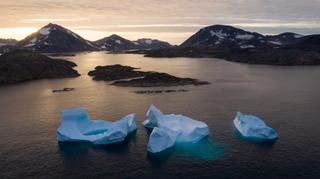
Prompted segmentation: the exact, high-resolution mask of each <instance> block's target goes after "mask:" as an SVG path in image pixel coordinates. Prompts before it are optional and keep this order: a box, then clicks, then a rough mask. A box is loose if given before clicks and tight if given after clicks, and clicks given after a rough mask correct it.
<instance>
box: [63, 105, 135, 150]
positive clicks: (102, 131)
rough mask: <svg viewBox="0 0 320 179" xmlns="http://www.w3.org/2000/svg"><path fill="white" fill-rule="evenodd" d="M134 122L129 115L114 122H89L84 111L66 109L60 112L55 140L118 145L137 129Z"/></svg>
mask: <svg viewBox="0 0 320 179" xmlns="http://www.w3.org/2000/svg"><path fill="white" fill-rule="evenodd" d="M135 121H136V118H135V114H129V115H127V116H125V117H123V118H122V119H120V120H118V121H116V122H110V121H104V120H90V119H89V117H88V112H87V110H86V109H84V108H74V109H68V110H65V111H63V112H62V116H61V122H60V126H59V128H58V129H57V140H58V141H59V142H91V143H93V144H94V145H100V144H113V143H118V142H122V141H124V139H125V138H126V137H127V135H128V134H129V133H131V132H133V131H135V130H136V129H137V126H136V123H135Z"/></svg>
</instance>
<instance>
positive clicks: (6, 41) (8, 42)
mask: <svg viewBox="0 0 320 179" xmlns="http://www.w3.org/2000/svg"><path fill="white" fill-rule="evenodd" d="M17 43H18V41H17V40H15V39H0V47H2V46H6V45H9V46H13V45H16V44H17Z"/></svg>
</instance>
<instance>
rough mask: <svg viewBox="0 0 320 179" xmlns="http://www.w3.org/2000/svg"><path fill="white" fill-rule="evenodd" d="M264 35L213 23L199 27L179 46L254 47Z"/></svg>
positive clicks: (262, 39) (260, 41)
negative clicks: (198, 29)
mask: <svg viewBox="0 0 320 179" xmlns="http://www.w3.org/2000/svg"><path fill="white" fill-rule="evenodd" d="M264 38H265V37H264V36H263V35H261V34H258V33H255V32H249V31H244V30H242V29H238V28H235V27H232V26H225V25H213V26H209V27H205V28H203V29H200V31H199V32H197V33H196V34H194V35H193V36H191V37H190V38H189V39H187V40H186V41H185V42H183V43H182V44H181V45H180V46H181V47H203V48H222V47H241V46H242V47H243V48H251V47H252V48H254V47H255V46H257V45H260V44H261V43H264V42H265V41H264V40H265V39H264Z"/></svg>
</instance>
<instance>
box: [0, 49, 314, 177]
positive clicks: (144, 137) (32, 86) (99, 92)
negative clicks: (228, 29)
mask: <svg viewBox="0 0 320 179" xmlns="http://www.w3.org/2000/svg"><path fill="white" fill-rule="evenodd" d="M66 59H69V60H72V61H74V62H75V63H77V64H78V67H77V70H78V71H79V72H80V73H81V74H82V76H81V77H79V78H73V79H72V78H71V79H58V80H38V81H32V82H27V83H22V84H17V85H12V86H6V87H0V178H175V177H176V178H254V179H259V178H319V177H320V130H319V128H320V117H319V116H320V82H319V78H320V67H276V66H265V65H247V64H239V63H231V62H226V61H224V60H219V59H189V58H175V59H166V58H163V59H153V58H144V57H143V56H141V55H111V54H105V53H102V52H96V53H81V54H78V55H76V56H75V57H66ZM110 64H122V65H130V66H134V67H140V68H141V69H142V70H144V71H148V70H154V71H159V72H167V73H170V74H173V75H176V76H181V77H191V78H198V79H200V80H206V81H209V82H211V85H205V86H197V87H195V86H185V87H171V88H153V89H156V90H158V89H187V90H190V91H189V92H180V93H165V94H136V93H134V91H136V90H141V89H142V88H126V87H116V86H110V85H109V84H108V83H107V82H96V81H93V80H91V78H90V77H89V76H88V75H87V73H88V71H90V70H92V69H94V67H96V66H98V65H110ZM64 87H74V88H76V89H75V90H74V91H71V92H67V93H52V92H51V90H52V89H60V88H64ZM142 90H143V89H142ZM151 104H155V105H156V106H158V107H159V108H160V109H161V110H162V111H163V112H165V113H181V114H185V115H187V116H190V117H192V118H194V119H197V120H201V121H204V122H206V123H207V124H208V126H209V128H210V136H209V137H208V138H205V139H203V140H202V141H200V142H199V143H198V144H195V145H191V146H175V147H174V148H173V149H171V150H168V151H166V152H164V153H162V154H160V155H155V156H154V155H148V153H147V150H146V146H147V141H148V132H147V131H146V130H145V129H144V128H143V127H142V126H141V123H142V122H143V121H144V120H145V113H146V111H147V109H148V107H149V106H150V105H151ZM73 107H85V108H87V109H88V110H89V115H90V117H91V118H92V119H107V120H117V119H119V118H121V117H122V116H125V115H126V114H129V113H136V115H137V124H138V125H139V127H138V131H137V132H136V133H135V134H132V135H131V136H130V137H129V138H128V139H127V140H126V141H125V142H124V143H122V144H118V145H112V146H99V147H95V146H90V145H89V144H84V143H78V144H77V143H75V144H70V143H60V144H59V143H58V142H57V140H56V129H57V127H58V126H59V121H60V112H61V111H62V110H64V109H66V108H73ZM237 111H241V112H244V113H250V114H255V115H258V116H260V117H261V118H263V119H264V120H265V122H266V123H267V124H268V125H270V126H271V127H273V128H274V129H276V130H277V131H278V133H279V135H280V138H279V139H278V140H277V141H276V142H275V143H261V144H255V143H250V142H248V141H244V140H241V139H240V138H239V136H238V135H237V134H236V133H235V129H234V127H233V125H232V120H233V118H234V116H235V113H236V112H237Z"/></svg>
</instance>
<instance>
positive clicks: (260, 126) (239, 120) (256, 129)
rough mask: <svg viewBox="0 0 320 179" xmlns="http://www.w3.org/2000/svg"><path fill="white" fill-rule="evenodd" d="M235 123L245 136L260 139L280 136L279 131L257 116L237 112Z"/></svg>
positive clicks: (272, 138)
mask: <svg viewBox="0 0 320 179" xmlns="http://www.w3.org/2000/svg"><path fill="white" fill-rule="evenodd" d="M233 123H234V125H235V127H236V128H237V130H238V131H239V132H240V134H241V135H242V136H243V137H245V138H251V139H258V140H274V139H277V138H278V134H277V132H276V131H275V130H274V129H272V128H270V127H269V126H267V125H266V124H265V123H264V122H263V121H262V119H260V118H258V117H256V116H253V115H245V114H242V113H240V112H237V115H236V117H235V119H234V120H233Z"/></svg>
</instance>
